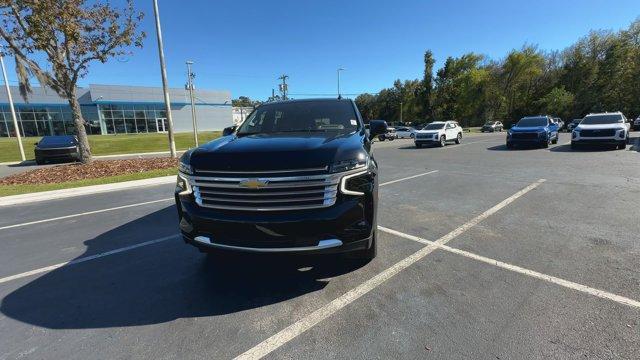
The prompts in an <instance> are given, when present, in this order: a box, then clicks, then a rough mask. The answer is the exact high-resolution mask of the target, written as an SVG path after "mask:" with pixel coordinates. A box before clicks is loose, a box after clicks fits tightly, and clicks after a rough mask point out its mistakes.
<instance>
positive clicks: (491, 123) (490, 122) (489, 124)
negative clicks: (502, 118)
mask: <svg viewBox="0 0 640 360" xmlns="http://www.w3.org/2000/svg"><path fill="white" fill-rule="evenodd" d="M493 124H495V122H493V121H487V122H486V123H484V125H485V126H491V125H493Z"/></svg>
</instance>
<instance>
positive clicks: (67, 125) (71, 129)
mask: <svg viewBox="0 0 640 360" xmlns="http://www.w3.org/2000/svg"><path fill="white" fill-rule="evenodd" d="M64 130H65V132H66V134H67V135H71V134H75V133H76V125H75V124H74V123H73V121H71V122H68V121H65V122H64Z"/></svg>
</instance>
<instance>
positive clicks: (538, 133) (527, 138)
mask: <svg viewBox="0 0 640 360" xmlns="http://www.w3.org/2000/svg"><path fill="white" fill-rule="evenodd" d="M558 131H559V127H558V124H557V123H556V122H554V121H553V119H552V118H551V117H549V116H544V115H540V116H527V117H523V118H522V119H520V121H518V123H517V124H515V125H514V126H513V127H512V128H511V129H509V131H507V148H508V149H513V148H514V147H516V146H518V145H536V146H542V147H545V148H546V147H549V144H557V143H558Z"/></svg>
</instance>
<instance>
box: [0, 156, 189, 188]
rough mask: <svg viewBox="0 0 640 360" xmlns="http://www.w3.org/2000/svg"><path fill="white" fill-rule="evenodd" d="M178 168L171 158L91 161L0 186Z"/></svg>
mask: <svg viewBox="0 0 640 360" xmlns="http://www.w3.org/2000/svg"><path fill="white" fill-rule="evenodd" d="M177 166H178V160H177V159H172V158H138V159H122V160H120V159H119V160H94V161H93V162H92V163H90V164H79V163H75V164H66V165H58V166H52V167H49V168H42V169H36V170H29V171H26V172H23V173H20V174H15V175H10V176H7V177H4V178H2V179H0V185H25V184H32V185H36V184H52V183H61V182H67V181H75V180H84V179H95V178H101V177H107V176H115V175H124V174H133V173H139V172H145V171H150V170H158V169H170V168H176V167H177Z"/></svg>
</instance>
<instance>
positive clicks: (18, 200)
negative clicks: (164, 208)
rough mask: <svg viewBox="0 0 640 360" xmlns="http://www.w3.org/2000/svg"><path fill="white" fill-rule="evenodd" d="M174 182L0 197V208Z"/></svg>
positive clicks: (152, 180)
mask: <svg viewBox="0 0 640 360" xmlns="http://www.w3.org/2000/svg"><path fill="white" fill-rule="evenodd" d="M175 181H176V177H175V175H170V176H162V177H155V178H150V179H142V180H133V181H123V182H119V183H113V184H103V185H91V186H81V187H77V188H71V189H62V190H52V191H42V192H36V193H30V194H20V195H10V196H2V197H0V207H2V206H8V205H17V204H28V203H33V202H38V201H45V200H56V199H66V198H69V197H74V196H82V195H91V194H100V193H105V192H110V191H117V190H126V189H132V188H137V187H144V186H154V185H164V184H171V183H174V182H175Z"/></svg>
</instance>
